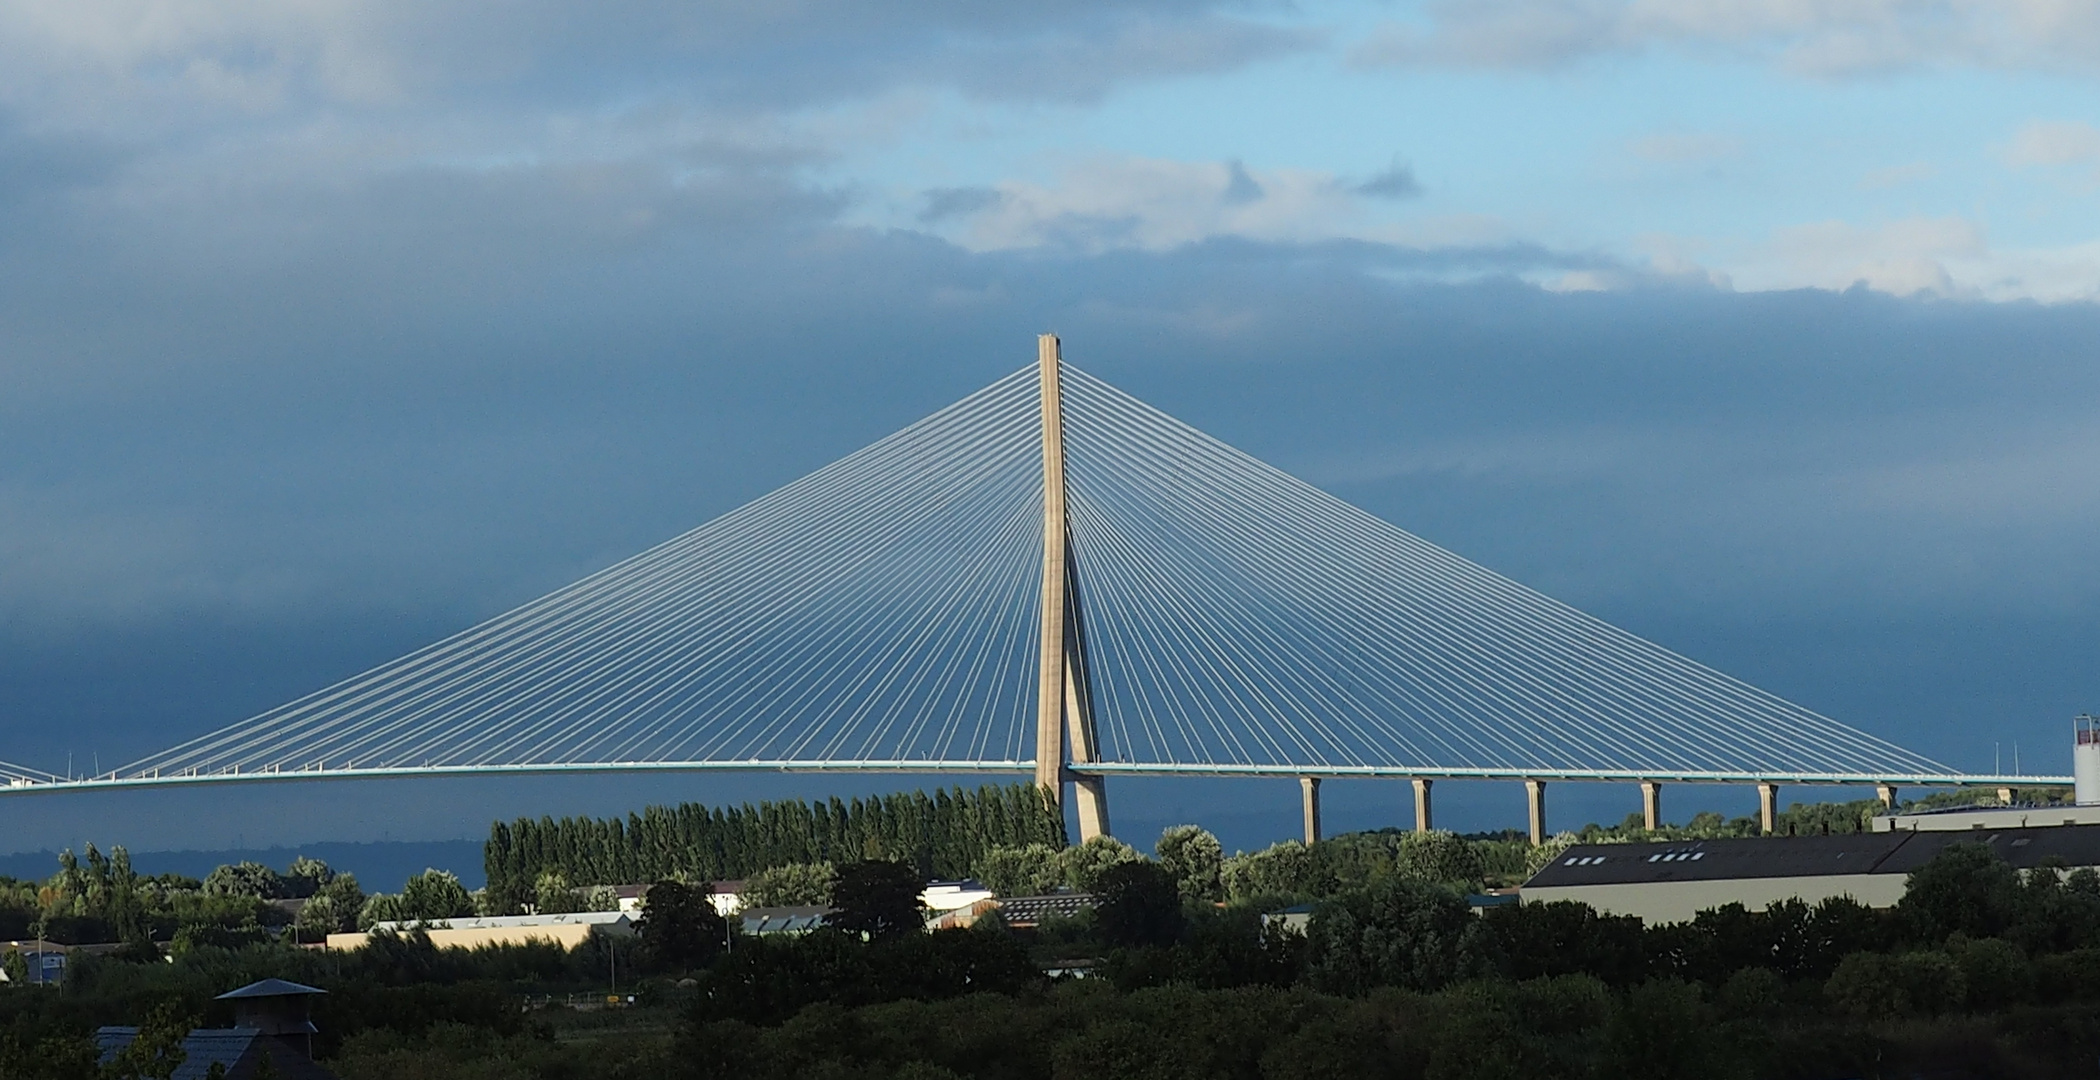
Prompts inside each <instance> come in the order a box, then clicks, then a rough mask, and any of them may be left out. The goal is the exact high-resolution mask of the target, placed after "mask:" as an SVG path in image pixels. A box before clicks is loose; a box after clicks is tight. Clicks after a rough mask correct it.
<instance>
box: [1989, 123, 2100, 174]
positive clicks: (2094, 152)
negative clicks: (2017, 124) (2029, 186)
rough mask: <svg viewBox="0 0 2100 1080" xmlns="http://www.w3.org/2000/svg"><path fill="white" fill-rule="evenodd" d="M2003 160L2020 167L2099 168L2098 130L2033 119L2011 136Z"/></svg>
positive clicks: (2081, 125) (2084, 125)
mask: <svg viewBox="0 0 2100 1080" xmlns="http://www.w3.org/2000/svg"><path fill="white" fill-rule="evenodd" d="M2005 159H2006V161H2007V162H2008V163H2009V164H2012V165H2015V166H2022V167H2038V166H2039V167H2047V166H2059V165H2100V128H2096V127H2094V126H2093V125H2091V124H2086V123H2080V122H2078V121H2071V120H2060V121H2043V120H2037V121H2034V122H2032V123H2029V124H2027V125H2025V126H2023V127H2021V128H2020V130H2019V131H2018V132H2016V133H2015V134H2014V135H2013V138H2012V144H2011V145H2010V146H2008V147H2007V148H2006V152H2005Z"/></svg>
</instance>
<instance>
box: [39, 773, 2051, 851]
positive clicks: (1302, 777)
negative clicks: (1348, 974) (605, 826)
mask: <svg viewBox="0 0 2100 1080" xmlns="http://www.w3.org/2000/svg"><path fill="white" fill-rule="evenodd" d="M1064 771H1065V773H1066V775H1067V777H1068V778H1075V779H1076V778H1081V777H1098V778H1103V779H1105V778H1107V777H1110V776H1220V777H1224V776H1232V777H1277V778H1296V779H1297V780H1298V781H1299V784H1300V789H1301V792H1302V795H1303V811H1304V826H1305V828H1304V832H1305V836H1306V839H1307V841H1308V842H1310V841H1312V840H1317V839H1319V837H1320V835H1321V828H1320V785H1321V782H1322V781H1326V780H1374V779H1375V780H1407V781H1411V782H1412V784H1413V786H1414V804H1415V829H1416V830H1417V831H1426V830H1428V829H1430V828H1431V827H1432V822H1433V817H1432V811H1431V802H1430V787H1431V785H1432V784H1433V783H1434V782H1435V781H1438V780H1488V781H1493V780H1506V781H1521V782H1522V783H1523V784H1524V786H1525V793H1526V801H1527V804H1528V807H1527V809H1528V810H1529V818H1530V822H1529V823H1530V834H1531V839H1532V842H1533V843H1542V842H1544V840H1545V838H1546V836H1547V830H1546V814H1545V788H1546V784H1547V783H1549V782H1552V783H1570V782H1573V783H1620V784H1629V783H1630V784H1639V785H1640V787H1641V802H1642V811H1643V814H1642V816H1643V818H1644V820H1645V822H1646V824H1647V826H1648V827H1649V828H1656V827H1658V826H1659V825H1661V823H1662V822H1661V788H1662V785H1663V784H1665V783H1670V784H1753V785H1755V786H1756V787H1757V790H1758V805H1759V811H1760V818H1761V820H1762V824H1763V826H1764V830H1765V831H1766V832H1768V833H1769V832H1771V831H1772V829H1773V824H1774V819H1775V817H1776V815H1777V812H1778V789H1779V787H1780V786H1781V785H1788V786H1816V787H1862V786H1870V787H1873V788H1874V789H1875V793H1876V794H1877V795H1878V796H1879V797H1880V799H1881V801H1882V803H1883V804H1884V805H1888V806H1894V805H1895V792H1896V789H1897V788H1898V787H1955V788H1978V787H1981V788H1996V789H1998V792H1999V795H2000V798H2001V799H2002V800H2006V801H2009V800H2010V798H2011V793H2012V790H2013V789H2014V788H2023V787H2024V788H2034V787H2047V788H2059V787H2062V788H2067V787H2070V786H2071V783H2072V781H2071V777H2068V776H2040V775H2031V776H2007V775H1992V776H1984V775H1967V774H1951V775H1950V774H1944V773H1920V774H1911V775H1901V776H1898V775H1887V774H1863V773H1862V774H1850V773H1738V772H1701V771H1689V770H1686V771H1656V770H1647V771H1638V772H1636V771H1626V770H1611V769H1526V770H1514V769H1498V768H1468V767H1449V766H1445V767H1424V766H1415V767H1408V766H1394V765H1329V766H1319V767H1312V768H1309V767H1306V766H1303V765H1247V764H1229V763H1214V764H1144V763H1136V762H1113V761H1094V762H1085V763H1078V762H1068V763H1066V765H1065V768H1064ZM654 772H830V773H896V774H919V775H942V774H971V775H995V774H1002V773H1014V774H1022V775H1033V774H1034V773H1035V772H1036V763H1035V761H1034V760H1033V759H1025V760H1017V761H914V760H897V761H795V760H776V761H766V760H747V761H640V762H573V763H572V762H540V763H520V764H507V765H424V766H388V767H375V768H342V769H304V770H270V771H262V772H240V771H238V770H228V771H223V772H211V773H203V772H190V773H183V774H179V775H166V776H162V775H146V776H124V775H118V774H115V773H111V774H108V775H103V776H95V777H83V778H78V779H57V780H49V781H45V780H32V779H28V778H16V779H14V780H12V781H10V782H8V783H7V784H6V785H5V786H0V795H36V794H60V793H67V792H88V791H115V790H130V789H138V788H174V787H187V786H195V785H209V784H232V783H244V784H253V783H295V782H313V781H321V780H378V779H407V778H416V777H423V778H433V777H458V776H506V775H580V774H588V773H654Z"/></svg>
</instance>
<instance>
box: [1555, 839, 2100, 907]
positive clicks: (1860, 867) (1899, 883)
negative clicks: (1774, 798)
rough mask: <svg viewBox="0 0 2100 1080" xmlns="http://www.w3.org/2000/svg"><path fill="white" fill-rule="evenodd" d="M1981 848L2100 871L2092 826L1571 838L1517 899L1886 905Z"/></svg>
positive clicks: (2018, 863) (1597, 903)
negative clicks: (1944, 856) (1961, 848)
mask: <svg viewBox="0 0 2100 1080" xmlns="http://www.w3.org/2000/svg"><path fill="white" fill-rule="evenodd" d="M1962 843H1971V844H1983V845H1985V846H1986V847H1989V848H1990V849H1991V850H1992V851H1994V852H1996V853H1997V854H1998V856H1999V857H2000V858H2003V859H2004V860H2005V861H2006V862H2008V863H2010V864H2012V865H2013V866H2014V867H2017V868H2020V869H2023V870H2025V869H2034V868H2036V867H2039V866H2042V865H2044V864H2045V863H2047V864H2050V865H2061V866H2063V867H2065V868H2068V869H2077V868H2080V867H2100V826H2075V827H2065V826H2056V827H2043V828H2027V829H1977V830H1970V831H1965V832H1954V831H1944V832H1935V831H1916V832H1912V831H1904V832H1880V833H1854V834H1850V835H1842V836H1794V837H1756V838H1743V839H1727V840H1681V841H1671V842H1649V843H1631V844H1577V845H1575V846H1574V847H1571V848H1569V849H1568V850H1566V851H1565V852H1562V853H1561V854H1560V855H1559V856H1557V857H1556V858H1555V859H1554V860H1553V861H1552V862H1551V863H1549V864H1547V865H1546V866H1545V867H1544V868H1542V869H1541V870H1539V872H1538V873H1536V874H1534V875H1532V877H1531V880H1529V881H1526V882H1525V883H1524V886H1523V888H1522V889H1521V890H1520V893H1521V895H1522V896H1523V899H1524V902H1525V903H1547V902H1550V901H1554V900H1577V901H1580V902H1582V903H1585V904H1588V905H1590V906H1591V907H1593V908H1596V909H1597V910H1598V911H1600V912H1603V913H1606V914H1612V915H1638V916H1640V917H1641V918H1642V919H1643V920H1645V921H1647V922H1651V923H1664V922H1683V921H1685V920H1688V919H1690V918H1691V917H1692V916H1694V915H1696V914H1698V913H1699V912H1701V911H1704V910H1706V909H1708V908H1716V907H1720V906H1722V905H1724V904H1731V903H1735V904H1742V905H1743V906H1744V907H1747V908H1750V909H1752V910H1757V909H1761V908H1763V907H1765V906H1766V905H1767V904H1772V903H1776V902H1778V901H1781V900H1792V899H1798V900H1801V901H1803V902H1805V903H1810V904H1814V903H1818V902H1820V901H1822V900H1825V899H1828V898H1830V897H1833V896H1849V897H1851V898H1853V899H1854V900H1858V901H1859V902H1861V903H1863V904H1869V905H1871V906H1874V907H1889V906H1892V905H1894V904H1895V903H1896V901H1898V900H1900V899H1902V898H1903V888H1904V884H1905V882H1906V881H1907V880H1908V877H1909V874H1910V872H1911V871H1913V870H1916V869H1917V868H1918V867H1920V866H1923V865H1925V864H1926V863H1927V862H1930V861H1931V860H1932V858H1933V856H1935V855H1938V854H1939V853H1940V852H1941V851H1944V850H1946V848H1947V847H1949V846H1950V845H1953V844H1962Z"/></svg>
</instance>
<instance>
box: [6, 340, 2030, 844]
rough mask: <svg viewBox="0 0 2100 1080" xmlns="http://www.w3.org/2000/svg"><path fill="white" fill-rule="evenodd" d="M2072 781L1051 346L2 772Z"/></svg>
mask: <svg viewBox="0 0 2100 1080" xmlns="http://www.w3.org/2000/svg"><path fill="white" fill-rule="evenodd" d="M705 769H750V770H863V771H866V770H890V771H897V772H912V773H956V772H963V773H996V772H1016V773H1025V774H1030V775H1032V776H1034V777H1035V779H1036V780H1037V782H1038V783H1041V784H1043V785H1045V786H1046V787H1048V788H1050V789H1051V790H1053V791H1055V792H1057V793H1059V796H1060V798H1063V797H1064V794H1065V792H1066V791H1067V789H1068V788H1069V789H1070V790H1071V791H1072V793H1073V795H1074V796H1075V797H1076V802H1077V812H1078V816H1079V819H1080V824H1081V831H1082V834H1085V835H1093V834H1095V833H1099V832H1104V831H1106V830H1107V828H1108V817H1107V795H1106V781H1107V779H1108V778H1110V777H1113V776H1117V775H1126V774H1150V775H1177V774H1181V775H1187V774H1198V775H1227V776H1238V775H1253V776H1264V775H1266V776H1283V777H1298V778H1300V780H1301V781H1302V783H1303V789H1304V792H1305V800H1306V816H1307V831H1308V833H1316V832H1317V829H1318V825H1317V815H1318V798H1317V796H1318V784H1319V781H1320V780H1322V779H1325V778H1338V777H1390V778H1396V779H1407V780H1411V781H1413V783H1414V794H1415V807H1416V824H1417V827H1421V828H1426V827H1428V825H1429V824H1430V804H1429V791H1430V785H1431V784H1432V783H1433V782H1434V781H1436V780H1439V779H1507V780H1521V781H1524V782H1525V784H1526V788H1527V791H1528V792H1529V797H1530V805H1531V814H1532V830H1533V833H1534V835H1535V836H1536V835H1539V834H1541V833H1542V832H1543V830H1544V799H1543V791H1544V785H1545V784H1546V783H1547V782H1549V781H1564V780H1577V781H1618V782H1637V783H1640V784H1641V785H1642V791H1643V794H1644V800H1643V801H1644V808H1645V811H1646V814H1647V817H1648V819H1649V821H1650V823H1651V824H1654V823H1655V822H1656V821H1657V819H1658V817H1659V813H1660V811H1659V801H1658V800H1659V794H1658V793H1659V790H1660V785H1661V784H1662V783H1665V782H1718V783H1745V784H1756V785H1758V788H1759V791H1760V794H1761V803H1762V806H1763V810H1764V813H1765V819H1766V823H1767V827H1768V828H1769V827H1770V821H1771V816H1772V813H1773V810H1774V806H1775V802H1774V800H1775V795H1774V792H1775V791H1776V787H1777V785H1779V784H1789V783H1793V784H1802V783H1807V784H1833V783H1834V784H1866V785H1874V786H1876V787H1878V788H1879V790H1880V792H1881V795H1882V798H1883V799H1884V800H1885V801H1886V800H1890V799H1892V798H1893V788H1894V787H1895V786H1896V785H1948V784H1953V785H1989V786H1997V787H2009V786H2012V785H2015V784H2022V785H2024V784H2037V783H2049V784H2059V783H2067V782H2068V778H2064V777H2009V776H1975V775H1965V774H1961V773H1959V772H1957V771H1956V770H1954V769H1951V768H1949V767H1947V766H1944V765H1942V764H1940V763H1938V762H1935V761H1933V760H1931V759H1929V758H1927V757H1924V756H1923V755H1920V754H1917V753H1914V752H1912V751H1909V750H1906V749H1904V748H1903V747H1901V746H1899V745H1897V744H1895V743H1893V742H1890V741H1888V740H1886V739H1883V738H1880V737H1878V736H1875V735H1871V734H1868V733H1866V732H1864V731H1861V730H1858V729H1856V728H1853V727H1849V726H1847V725H1845V724H1842V723H1839V722H1838V721H1835V720H1832V719H1830V718H1828V717H1825V716H1822V715H1819V714H1817V713H1815V712H1813V711H1811V710H1808V709H1805V708H1802V707H1800V706H1798V705H1795V704H1792V703H1790V702H1788V701H1785V700H1783V699H1781V698H1778V697H1776V696H1774V695H1772V694H1768V693H1765V692H1764V691H1761V690H1758V689H1757V688H1755V687H1753V686H1750V685H1748V684H1746V683H1744V682H1742V681H1740V680H1737V679H1734V678H1730V677H1729V676H1727V675H1724V674H1722V673H1720V672H1717V671H1715V670H1713V669H1711V668H1708V667H1706V666H1704V665H1701V664H1699V663H1696V662H1694V661H1692V660H1689V659H1687V658H1685V657H1683V656H1679V655H1677V654H1676V653H1673V652H1671V651H1669V650H1668V649H1665V648H1663V647H1661V646H1659V645H1656V644H1654V643H1651V642H1648V641H1646V640H1643V639H1642V638H1640V637H1637V636H1635V635H1633V634H1630V633H1627V632H1626V631H1623V630H1620V629H1618V628H1616V627H1613V626H1611V625H1609V624H1607V623H1605V622H1602V621H1600V620H1598V619H1595V618H1593V617H1591V616H1589V615H1586V614H1584V613H1582V612H1580V611H1578V610H1576V609H1574V608H1572V607H1569V606H1568V605H1566V604H1562V603H1560V602H1558V601H1555V600H1553V599H1551V598H1549V597H1546V596H1544V595H1541V594H1540V593H1538V592H1535V591H1533V590H1531V589H1528V588H1525V587H1524V586H1522V585H1519V584H1517V583H1516V582H1513V581H1511V580H1509V579H1507V578H1504V577H1502V576H1500V575H1497V574H1495V573H1492V572H1490V571H1488V570H1486V569H1484V568H1482V567H1480V566H1478V565H1475V564H1473V563H1471V562H1468V561H1466V560H1465V559H1463V558H1461V557H1459V556H1457V555H1455V554H1453V553H1451V552H1449V551H1446V550H1444V549H1442V548H1440V547H1437V546H1436V545H1434V544H1431V543H1428V542H1427V541H1424V540H1422V539H1420V538H1418V537H1416V536H1413V535H1411V534H1409V533H1407V532H1405V531H1403V530H1401V529H1399V528H1396V527H1394V526H1393V525H1390V524H1388V523H1386V522H1384V521H1382V520H1380V519H1378V518H1376V517H1373V516H1371V515H1370V514H1367V513H1365V512H1363V511H1361V510H1358V509H1357V508H1355V507H1353V506H1351V505H1349V504H1348V503H1345V502H1343V501H1341V500H1340V499H1337V498H1335V497H1333V496H1331V495H1328V494H1326V493H1325V492H1322V491H1320V490H1319V489H1317V488H1315V487H1313V486H1311V485H1309V484H1306V483H1304V482H1302V481H1299V480H1297V479H1294V478H1292V477H1290V476H1288V475H1286V474H1284V473H1283V472H1281V471H1279V470H1277V469H1275V468H1272V467H1270V466H1268V465H1265V464H1263V463H1262V462H1260V461H1257V460H1255V459H1254V458H1252V457H1249V456H1248V455H1246V454H1243V453H1241V452H1239V451H1237V450H1234V449H1233V448H1231V447H1230V446H1227V445H1225V444H1224V443H1221V442H1219V441H1218V440H1216V439H1213V438H1211V437H1209V436H1207V435H1205V434H1203V433H1202V432H1200V431H1197V430H1196V429H1194V428H1192V427H1190V426H1188V425H1186V424H1183V423H1181V422H1179V421H1177V420H1175V419H1173V418H1172V417H1170V416H1167V415H1166V414H1164V413H1162V412H1160V411H1158V410H1156V409H1154V408H1152V407H1150V406H1148V405H1146V404H1144V403H1143V402H1140V401H1138V400H1137V399H1135V398H1133V397H1131V396H1129V395H1128V394H1125V393H1123V392H1121V391H1119V390H1117V389H1116V388H1114V387H1112V386H1110V385H1109V384H1107V383H1105V382H1103V381H1101V380H1099V379H1096V378H1094V377H1093V376H1090V375H1088V374H1086V373H1085V372H1082V371H1079V370H1077V369H1075V368H1073V367H1071V366H1069V365H1066V364H1064V363H1063V361H1062V359H1061V357H1060V356H1059V352H1058V343H1057V340H1056V339H1055V338H1054V337H1050V336H1047V335H1046V336H1045V337H1044V338H1043V339H1042V341H1041V343H1040V351H1039V356H1038V363H1037V364H1035V365H1032V366H1030V367H1028V368H1025V369H1023V370H1020V371H1017V372H1015V373H1013V374H1012V375H1009V376H1007V377H1006V378H1003V379H1000V380H999V381H997V382H995V383H993V384H992V385H990V386H987V387H985V388H984V389H982V390H979V391H978V392H976V393H974V394H971V395H970V396H968V397H966V398H964V399H963V400H961V401H959V402H956V403H955V404H953V405H951V406H949V407H947V408H945V409H942V410H941V411H939V412H936V413H934V414H933V415H931V416H929V417H927V418H925V419H924V420H921V421H919V422H918V423H915V424H913V425H911V426H910V427H907V428H905V429H903V430H902V431H899V432H897V433H895V434H893V435H891V436H889V437H888V438H885V439H882V440H881V441H879V442H876V443H875V444H873V445H871V446H868V447H866V448H865V449H862V450H860V451H858V452H856V453H854V454H852V455H849V456H848V457H846V458H843V459H841V460H840V461H838V462H835V463H833V464H832V465H829V466H827V467H825V468H823V469H820V470H818V471H817V472H814V473H812V474H810V475H808V476H805V477H803V478H802V479H800V480H797V481H795V482H794V483H791V484H789V485H787V486H786V487H783V488H781V489H779V490H777V491H775V492H773V493H772V494H770V495H767V496H765V497H763V498H760V499H758V500H757V501H755V502H752V503H750V504H748V505H746V506H744V507H742V508H740V509H737V510H735V511H732V512H730V513H728V514H726V515H724V516H722V517H720V518H717V519H715V520H714V521H711V522H709V523H707V524H705V525H702V526H700V527H699V528H697V529H694V530H693V531H691V532H689V533H686V534H685V535H683V536H679V537H677V538H675V539H672V540H669V541H667V542H665V543H663V544H660V545H658V546H657V547H654V548H651V549H649V550H648V551H644V552H642V553H641V554H638V555H635V556H634V557H632V558H629V559H627V560H625V561H623V562H620V563H618V564H616V565H613V566H610V567H607V568H606V569H604V570H601V571H599V572H598V573H595V574H592V575H591V576H589V577H586V578H584V579H583V580H581V581H578V582H576V583H574V584H572V585H569V586H567V587H565V588H562V589H559V590H556V591H555V592H553V593H550V594H548V595H546V596H543V597H541V598H539V599H537V600H534V601H532V602H530V603H528V604H525V605H524V606H522V607H519V608H517V609H516V610H513V611H510V612H507V613H505V614H502V615H499V616H497V617H495V618H493V619H490V620H488V621H487V622H484V623H482V624H480V625H478V626H475V627H472V628H470V629H467V630H465V631H462V632H460V633H458V634H455V635H453V636H452V637H449V638H446V639H444V640H442V641H439V642H436V643H434V644H431V645H429V646H427V647H425V648H423V649H420V650H417V651H416V652H413V653H410V654H409V655H407V656H404V657H401V658H400V659H398V660H394V661H392V662H389V663H386V664H382V665H380V666H378V667H376V668H373V669H372V670H370V671H367V672H365V673H363V674H360V675H357V676H355V677H353V678H350V679H346V680H344V681H343V682H341V683H338V684H336V685H334V686H330V687H327V688H325V689H322V690H319V691H316V692H315V693H313V694H310V695H308V696H306V697H303V698H300V699H298V700H296V701H292V702H289V703H287V704H285V705H282V706H279V707H277V708H275V709H271V710H269V711H267V712H264V713H262V714H261V715H258V716H255V717H252V718H249V719H247V720H243V721H241V722H239V723H236V724H233V725H231V726H228V727H225V728H223V729H220V730H218V731H214V732H211V733H209V734H205V735H201V736H199V737H197V738H194V739H191V740H189V741H187V742H184V743H182V744H180V745H177V746H174V747H171V748H169V749H167V750H164V751H162V752H159V753H156V754H151V755H149V756H147V757H144V758H141V759H139V760H137V761H134V762H132V763H130V764H128V765H124V766H120V767H118V768H116V769H113V770H110V771H109V772H107V773H104V774H101V775H99V776H96V777H93V778H89V779H71V778H61V777H56V776H53V775H51V774H48V773H40V772H36V771H33V770H26V769H20V768H18V767H16V766H10V765H6V764H4V763H0V779H4V780H5V781H6V784H7V786H6V787H5V788H0V791H5V792H14V793H23V792H32V791H54V790H77V789H83V788H109V787H113V786H118V787H127V786H150V785H178V784H197V783H214V784H216V783H232V782H254V781H271V780H293V779H321V778H357V777H392V776H409V775H416V776H431V775H448V774H495V773H506V772H518V773H553V772H582V771H589V772H611V771H623V770H628V771H633V770H705Z"/></svg>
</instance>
